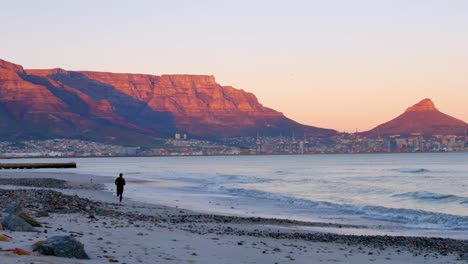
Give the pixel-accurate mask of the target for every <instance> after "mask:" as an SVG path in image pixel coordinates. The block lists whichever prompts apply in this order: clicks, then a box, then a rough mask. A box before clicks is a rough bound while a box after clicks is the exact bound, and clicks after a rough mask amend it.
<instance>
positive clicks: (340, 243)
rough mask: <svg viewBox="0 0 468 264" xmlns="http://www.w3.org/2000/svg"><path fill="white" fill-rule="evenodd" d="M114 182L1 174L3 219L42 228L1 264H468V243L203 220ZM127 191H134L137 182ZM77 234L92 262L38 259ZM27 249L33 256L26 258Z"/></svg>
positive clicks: (17, 237)
mask: <svg viewBox="0 0 468 264" xmlns="http://www.w3.org/2000/svg"><path fill="white" fill-rule="evenodd" d="M113 180H114V179H113V178H112V177H102V176H94V175H77V174H67V173H39V172H34V171H0V210H1V214H0V218H1V219H4V218H5V217H6V216H7V212H6V210H7V209H8V208H9V207H10V206H11V205H12V204H13V203H18V202H20V203H22V205H23V207H24V210H25V211H26V212H27V213H28V214H29V215H31V216H32V217H34V218H35V219H36V220H37V221H38V222H39V223H41V224H42V227H38V228H37V230H38V231H39V232H11V231H8V230H3V231H0V234H4V235H7V236H9V237H11V241H9V242H0V249H1V250H2V252H0V263H2V264H10V263H109V262H115V263H127V264H131V263H335V262H337V263H467V262H468V241H467V240H453V239H440V238H422V237H420V238H418V237H389V236H351V235H338V234H327V233H318V232H311V231H306V229H305V228H299V227H307V226H311V227H334V228H346V226H335V225H334V224H330V223H311V222H299V221H291V220H280V219H263V218H251V217H236V216H225V215H212V214H203V213H199V212H194V211H189V210H185V209H180V208H173V207H167V206H162V205H154V204H145V203H139V202H135V201H131V200H129V199H125V196H124V200H123V202H122V203H119V202H118V199H117V197H115V196H114V195H113V194H112V193H109V192H106V191H103V190H102V188H101V185H102V184H104V183H109V182H113ZM127 184H132V183H131V181H130V182H128V183H127ZM57 235H60V236H65V235H71V236H73V237H75V238H76V239H77V240H79V241H80V242H81V243H83V244H84V248H85V251H86V252H87V253H88V255H89V257H90V259H89V260H77V259H66V258H59V257H52V256H43V255H38V254H37V253H35V252H32V248H31V245H32V244H34V243H36V242H37V241H41V240H45V239H47V238H48V237H51V236H57ZM15 248H20V249H23V250H25V251H28V252H31V255H26V256H19V255H17V254H14V253H13V252H12V251H8V250H9V249H15Z"/></svg>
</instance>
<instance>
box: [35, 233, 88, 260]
mask: <svg viewBox="0 0 468 264" xmlns="http://www.w3.org/2000/svg"><path fill="white" fill-rule="evenodd" d="M33 251H37V252H39V253H40V254H42V255H49V256H56V257H63V258H77V259H89V257H88V254H86V252H85V250H84V246H83V244H82V243H81V242H80V241H78V240H76V239H75V238H74V237H71V236H53V237H50V238H48V239H47V240H46V241H44V242H42V243H41V244H39V245H38V246H36V247H34V248H33Z"/></svg>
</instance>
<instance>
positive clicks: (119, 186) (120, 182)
mask: <svg viewBox="0 0 468 264" xmlns="http://www.w3.org/2000/svg"><path fill="white" fill-rule="evenodd" d="M115 185H116V186H117V196H120V201H121V202H122V194H123V190H124V185H125V179H124V178H123V175H122V173H120V174H119V177H117V179H115Z"/></svg>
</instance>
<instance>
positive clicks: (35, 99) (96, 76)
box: [0, 60, 335, 145]
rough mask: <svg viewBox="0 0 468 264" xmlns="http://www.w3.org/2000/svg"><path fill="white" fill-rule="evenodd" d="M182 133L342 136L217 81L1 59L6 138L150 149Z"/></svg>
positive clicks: (0, 117) (1, 124) (1, 121)
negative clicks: (29, 66) (35, 66)
mask: <svg viewBox="0 0 468 264" xmlns="http://www.w3.org/2000/svg"><path fill="white" fill-rule="evenodd" d="M175 132H181V133H187V134H188V135H189V136H190V137H198V138H209V139H219V138H225V137H241V136H254V135H256V133H257V132H260V133H261V134H262V135H279V134H280V132H282V133H283V135H288V134H291V133H293V132H295V133H296V134H298V135H301V134H303V133H306V134H309V135H314V136H324V137H326V136H329V135H333V134H334V133H335V131H334V130H330V129H322V128H317V127H312V126H306V125H302V124H299V123H297V122H295V121H293V120H291V119H289V118H286V117H285V116H284V115H283V114H282V113H280V112H277V111H275V110H273V109H270V108H267V107H264V106H263V105H261V104H260V103H259V102H258V100H257V98H256V97H255V95H253V94H252V93H248V92H245V91H243V90H239V89H235V88H233V87H230V86H221V85H220V84H218V83H216V82H215V78H214V77H213V76H206V75H162V76H155V75H145V74H120V73H107V72H91V71H66V70H63V69H47V70H25V69H23V67H22V66H20V65H16V64H13V63H10V62H7V61H4V60H0V137H1V138H2V139H3V140H14V139H27V138H34V139H41V138H54V137H63V138H78V139H87V140H96V141H104V142H110V143H129V144H134V145H142V144H149V143H151V142H153V141H154V140H155V139H157V138H160V137H171V136H173V134H174V133H175Z"/></svg>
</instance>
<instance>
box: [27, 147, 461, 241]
mask: <svg viewBox="0 0 468 264" xmlns="http://www.w3.org/2000/svg"><path fill="white" fill-rule="evenodd" d="M35 160H36V161H41V162H45V161H46V160H44V159H40V160H39V159H28V160H21V162H31V161H35ZM54 161H74V162H77V165H78V168H77V169H66V170H65V169H64V170H63V171H66V172H75V173H82V174H95V175H102V176H111V177H117V175H118V173H123V174H124V177H125V178H126V179H127V182H128V184H127V186H126V189H125V192H124V199H133V200H137V201H142V202H148V203H156V204H165V205H170V206H177V207H179V208H186V209H192V210H196V211H202V212H208V213H221V214H229V215H241V216H249V217H250V216H252V217H257V216H260V217H274V218H287V219H295V220H305V221H314V222H317V221H318V222H327V223H329V222H330V223H338V224H343V227H344V228H341V229H340V230H332V229H330V228H329V229H328V230H325V231H331V232H340V233H351V234H390V235H418V236H442V237H454V238H461V239H468V153H418V154H362V155H361V154H353V155H279V156H194V157H128V158H127V157H125V158H124V157H121V158H120V157H118V158H78V159H59V160H57V159H54ZM42 171H53V172H57V170H42ZM60 171H62V170H60ZM132 179H141V180H145V181H141V182H133V181H132ZM112 185H113V184H110V185H108V186H106V188H107V189H108V191H113V190H114V188H115V187H114V186H112ZM348 225H354V226H356V227H355V228H346V227H347V226H348ZM304 228H305V227H304ZM315 229H319V228H315ZM319 231H320V230H319Z"/></svg>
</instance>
